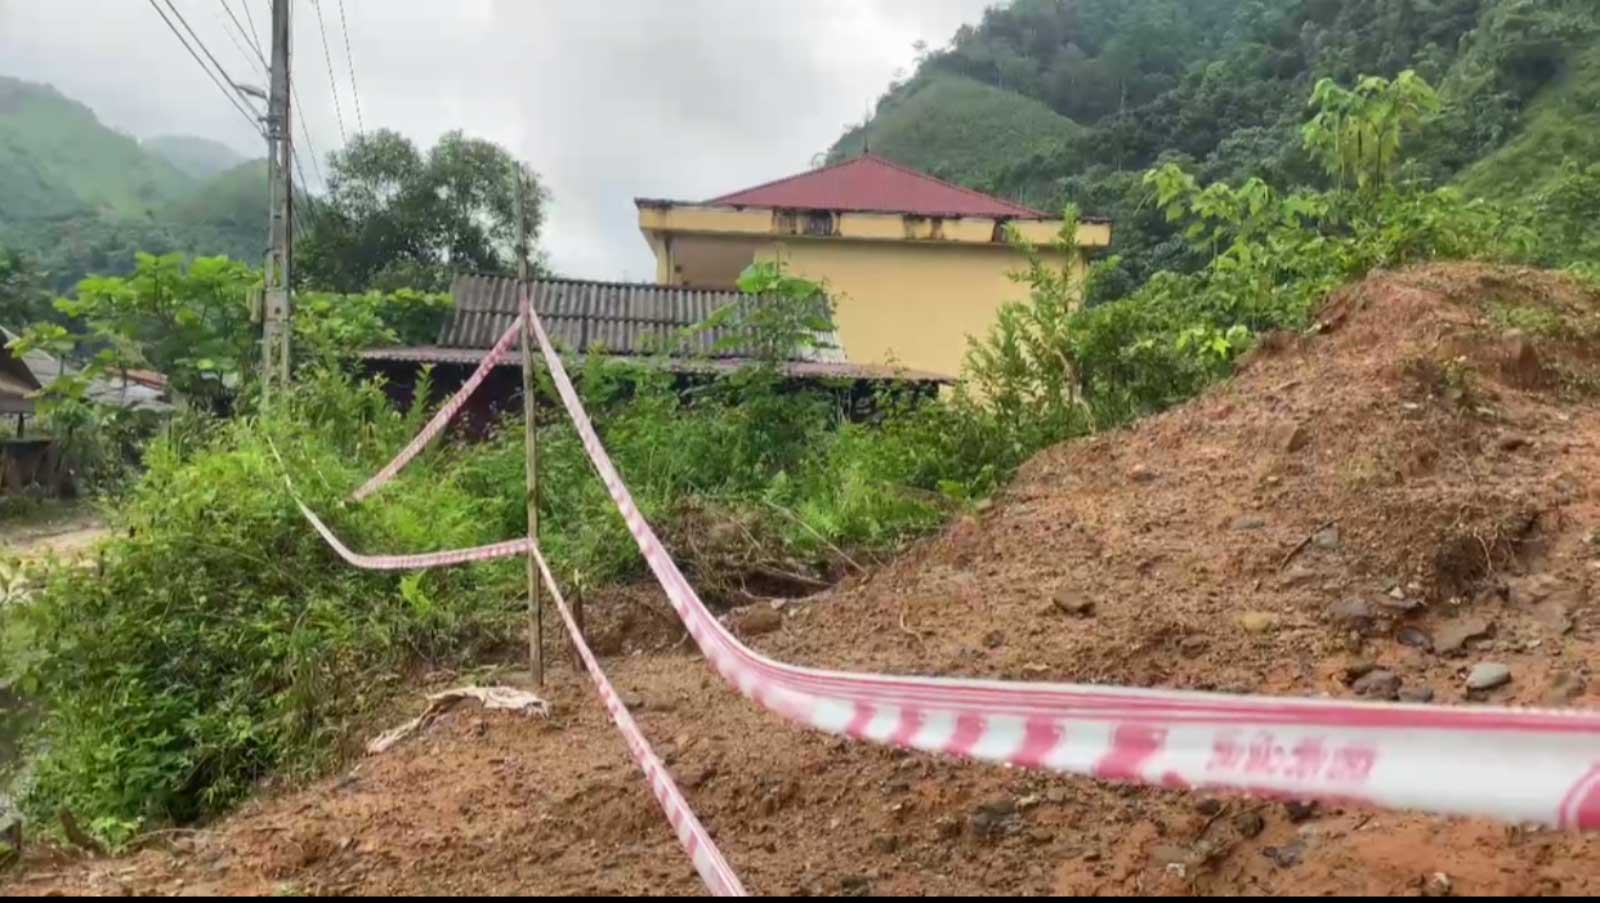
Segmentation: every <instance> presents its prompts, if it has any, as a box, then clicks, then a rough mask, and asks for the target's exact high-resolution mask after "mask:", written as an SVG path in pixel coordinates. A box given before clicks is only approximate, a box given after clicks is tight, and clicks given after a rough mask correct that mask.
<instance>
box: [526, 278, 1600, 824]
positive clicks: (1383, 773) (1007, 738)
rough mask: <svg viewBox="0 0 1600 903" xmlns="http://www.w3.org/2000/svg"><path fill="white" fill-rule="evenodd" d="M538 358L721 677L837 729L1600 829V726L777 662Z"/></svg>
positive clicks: (1028, 759)
mask: <svg viewBox="0 0 1600 903" xmlns="http://www.w3.org/2000/svg"><path fill="white" fill-rule="evenodd" d="M523 310H524V315H525V316H528V317H529V322H530V325H531V326H532V329H533V332H534V335H535V337H536V338H537V339H538V342H539V347H540V350H541V351H542V353H543V354H544V358H545V361H546V362H547V364H548V366H549V369H550V373H551V376H552V377H553V378H554V380H555V386H556V390H557V392H558V393H559V394H560V396H561V400H562V403H563V404H564V405H565V406H566V408H567V412H568V413H569V414H570V415H571V417H572V420H573V423H574V424H575V426H576V427H577V429H578V433H579V435H580V437H581V438H582V441H583V445H584V448H585V449H586V450H587V451H588V454H589V457H590V460H591V461H592V462H593V464H594V467H595V469H596V471H598V472H599V475H600V478H601V479H602V480H603V481H604V482H605V485H606V489H607V490H608V491H609V492H610V494H611V498H612V500H613V501H614V502H615V503H616V505H617V509H618V510H619V511H620V512H621V514H622V517H623V519H624V520H625V521H626V522H627V525H628V529H629V531H630V532H631V533H632V534H633V537H634V540H635V541H636V542H637V543H638V545H639V550H640V551H641V552H642V553H643V554H644V557H645V561H646V562H647V563H648V564H649V565H650V569H651V570H652V571H653V572H654V573H655V576H656V579H657V580H659V581H660V583H661V586H662V588H663V589H664V590H665V591H666V594H667V597H668V599H669V600H670V601H671V603H672V606H673V609H674V610H675V611H676V612H677V614H678V616H679V618H681V619H682V621H683V623H684V626H685V627H686V628H687V629H688V631H689V634H690V636H692V637H693V638H694V640H695V643H696V644H697V645H698V646H699V647H700V650H701V652H702V653H704V654H705V656H706V658H707V660H709V661H710V663H711V665H712V667H713V668H715V669H716V670H717V672H718V673H720V674H721V675H722V676H723V678H725V679H726V680H727V681H728V682H729V683H730V684H732V685H733V686H734V687H736V688H737V689H738V690H739V692H741V693H743V694H744V695H745V696H747V697H749V698H750V699H751V700H753V701H754V702H755V703H756V704H757V705H760V706H762V707H763V708H766V709H768V710H770V711H772V712H775V713H777V714H779V715H782V716H784V717H786V718H789V719H791V720H794V721H797V722H799V723H801V724H804V725H808V726H811V727H814V728H817V729H819V730H823V731H827V732H829V733H834V734H843V735H847V736H850V737H854V738H857V739H861V740H870V741H873V742H877V743H885V744H890V745H894V746H900V747H907V748H912V749H919V750H924V751H928V752H936V753H946V754H950V755H956V756H966V757H970V758H975V759H983V760H988V761H994V762H1003V763H1007V764H1011V765H1017V766H1022V767H1028V768H1047V769H1052V770H1056V771H1062V772H1070V773H1076V774H1084V775H1090V776H1093V777H1097V778H1102V779H1107V780H1117V781H1135V782H1142V783H1146V784H1154V785H1159V786H1165V787H1171V788H1201V787H1205V788H1220V789H1229V790H1236V791H1242V792H1246V793H1252V794H1256V795H1261V796H1268V797H1291V798H1297V799H1308V798H1322V799H1332V800H1340V801H1350V802H1360V803H1366V804H1371V805H1376V806H1387V807H1391V808H1406V809H1421V810H1426V811H1429V812H1436V813H1451V814H1467V815H1489V816H1494V817H1498V818H1502V819H1507V820H1511V821H1518V822H1541V823H1546V824H1553V825H1557V826H1560V827H1563V828H1576V829H1596V828H1600V713H1597V712H1593V711H1541V710H1515V709H1503V708H1461V707H1442V706H1405V705H1384V704H1376V703H1352V702H1343V701H1329V700H1315V699H1297V698H1282V697H1260V696H1226V695H1219V694H1209V693H1197V692H1187V691H1179V690H1147V689H1131V688H1122V687H1097V686H1081V685H1071V684H1046V683H1020V682H1006V681H992V680H962V679H948V678H932V677H912V676H893V675H880V674H855V673H847V672H840V671H824V670H817V669H812V668H802V667H796V666H793V665H787V664H783V663H781V662H777V661H773V660H772V659H769V658H767V657H765V656H763V655H761V654H760V653H757V652H755V651H753V650H751V649H749V648H748V647H746V646H744V645H743V644H742V643H740V642H739V641H738V640H737V639H736V638H735V637H734V636H733V635H732V634H730V633H729V632H728V631H727V630H726V629H725V628H724V627H723V626H722V625H721V624H720V623H718V621H717V619H716V618H715V617H714V616H713V615H712V614H711V612H710V611H709V610H708V609H707V608H706V606H705V604H704V603H703V602H701V600H700V598H699V596H698V595H696V594H695V592H694V589H693V588H692V587H691V586H690V585H689V582H688V581H687V580H686V579H685V578H684V576H683V573H682V572H681V571H679V570H678V566H677V564H675V563H674V562H673V560H672V558H671V557H670V556H669V555H668V554H667V551H666V549H665V548H664V547H663V546H662V545H661V542H660V540H658V539H657V538H656V535H655V531H654V530H652V529H651V527H650V525H649V523H647V522H646V521H645V519H644V517H643V516H642V515H641V514H640V513H639V509H638V507H637V506H636V505H635V504H634V501H633V498H632V496H631V495H630V494H629V492H628V489H627V486H626V485H624V484H623V482H622V479H621V477H620V476H618V474H617V471H616V467H615V466H614V465H613V464H612V462H611V459H610V457H608V456H607V454H606V452H605V449H604V447H602V446H601V444H600V440H599V437H598V436H596V435H595V431H594V425H593V424H592V423H591V422H590V421H589V416H588V414H587V413H586V412H585V411H584V408H583V405H582V403H581V402H580V401H579V400H578V396H577V393H576V392H575V391H574V390H573V387H572V381H571V380H570V379H569V378H568V376H567V373H566V370H565V368H564V367H563V366H562V363H561V358H560V356H559V355H557V354H556V352H555V349H554V348H552V347H551V344H550V339H549V336H547V335H546V334H545V331H544V325H543V324H542V323H541V322H540V321H539V319H538V317H537V316H536V315H533V314H532V312H531V311H528V309H527V307H526V305H524V308H523Z"/></svg>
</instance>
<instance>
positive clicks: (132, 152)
mask: <svg viewBox="0 0 1600 903" xmlns="http://www.w3.org/2000/svg"><path fill="white" fill-rule="evenodd" d="M242 160H243V158H242V157H240V156H239V155H237V154H235V153H234V152H232V151H231V150H229V149H228V148H226V147H223V146H222V145H219V144H216V143H214V142H211V141H206V140H204V139H199V138H191V137H185V136H169V137H164V138H158V139H152V140H151V141H147V142H144V143H143V144H141V143H140V142H138V141H136V140H134V139H133V138H131V137H129V136H127V135H124V134H122V133H121V132H118V131H116V130H115V129H112V128H109V127H108V126H106V125H104V124H103V123H101V122H100V121H99V119H97V118H96V117H95V114H94V112H93V111H92V110H90V109H89V108H88V107H86V106H84V105H83V104H81V103H78V102H76V101H74V100H72V99H70V98H68V97H66V96H64V95H62V94H61V93H60V92H58V91H57V90H55V89H54V88H52V87H50V86H48V85H38V84H33V83H31V82H25V81H20V80H17V79H11V78H5V77H0V247H5V248H8V249H10V250H11V251H14V252H22V253H25V254H27V255H28V256H30V257H31V258H33V259H34V260H35V261H36V266H37V269H38V271H39V272H40V273H41V274H42V276H43V278H44V279H45V280H46V282H47V284H48V286H49V287H50V288H52V289H54V290H55V291H67V290H69V289H70V288H71V287H72V286H73V285H74V284H76V283H77V281H78V280H79V279H81V278H82V277H84V276H86V275H88V274H90V273H126V272H128V271H129V270H130V269H131V268H132V267H133V261H134V254H135V252H137V251H150V252H154V253H164V252H168V251H184V252H189V253H197V254H228V255H230V256H236V257H239V258H241V259H247V260H254V259H256V258H257V257H259V256H260V249H261V246H262V243H263V239H264V236H265V230H266V226H265V223H266V209H267V205H266V188H265V180H264V179H263V178H261V177H260V168H261V166H262V164H261V163H259V162H256V163H244V162H242Z"/></svg>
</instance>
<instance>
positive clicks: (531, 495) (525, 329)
mask: <svg viewBox="0 0 1600 903" xmlns="http://www.w3.org/2000/svg"><path fill="white" fill-rule="evenodd" d="M526 285H527V284H526V283H523V286H524V287H523V289H522V292H523V294H522V420H523V424H524V430H523V443H524V445H526V446H527V455H528V460H527V477H528V483H527V488H528V491H527V504H528V538H529V539H531V540H532V541H533V544H534V545H538V543H539V423H538V419H537V417H538V412H539V407H538V401H537V400H536V399H535V397H534V394H533V387H534V380H533V350H532V347H531V345H532V339H531V338H530V334H531V333H532V332H533V308H532V306H531V305H529V303H528V295H527V288H526ZM528 618H529V624H528V657H529V662H530V665H531V667H532V669H533V679H534V681H536V682H537V683H538V684H539V686H541V687H542V686H544V597H543V594H542V593H540V591H539V565H538V563H537V562H536V561H535V560H534V555H533V549H531V548H530V549H529V550H528Z"/></svg>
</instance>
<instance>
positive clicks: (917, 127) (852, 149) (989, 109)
mask: <svg viewBox="0 0 1600 903" xmlns="http://www.w3.org/2000/svg"><path fill="white" fill-rule="evenodd" d="M1081 131H1082V129H1080V128H1079V127H1078V126H1077V124H1076V123H1074V122H1073V121H1072V120H1070V119H1068V118H1066V117H1065V116H1062V115H1060V114H1058V113H1056V112H1055V111H1053V110H1051V109H1050V108H1049V107H1048V106H1046V105H1045V104H1044V103H1043V102H1041V101H1038V100H1034V99H1033V98H1030V97H1024V96H1022V95H1020V94H1016V93H1014V92H1011V91H1003V90H1001V89H999V88H995V87H993V86H990V85H986V84H983V83H982V82H978V81H974V80H972V79H970V78H966V77H964V76H955V75H942V74H935V75H930V76H927V77H925V78H922V79H919V80H918V81H917V82H916V83H915V84H912V85H908V86H907V87H906V88H905V90H903V91H901V92H897V93H896V94H895V95H893V96H892V97H891V98H887V99H886V100H885V103H884V104H883V105H881V106H880V107H879V108H878V112H877V115H876V116H874V117H873V119H872V121H871V123H870V124H869V125H865V126H861V127H858V128H855V129H852V130H850V131H849V132H847V133H846V134H845V136H844V137H843V138H841V139H840V140H839V143H838V144H837V145H835V146H834V149H833V151H832V152H831V154H830V162H836V161H838V160H842V159H844V158H847V157H852V156H855V155H857V154H860V153H862V152H863V151H864V150H866V149H868V148H870V149H871V150H872V151H873V152H874V153H878V154H882V155H884V156H886V157H889V158H891V159H894V160H898V161H899V162H901V163H905V164H907V165H909V166H912V167H915V168H917V169H920V170H922V171H924V172H927V173H930V174H932V175H935V176H937V177H939V178H941V179H946V180H948V181H952V182H958V183H960V184H963V185H967V186H969V187H978V188H983V187H987V186H989V185H991V184H992V183H994V182H995V180H997V179H998V178H999V177H1000V176H1001V175H1002V174H1003V173H1004V172H1005V171H1006V170H1007V168H1009V167H1011V166H1016V165H1020V164H1022V163H1024V162H1026V161H1027V160H1029V159H1030V158H1032V157H1035V156H1038V155H1041V154H1047V153H1050V152H1051V151H1053V150H1054V149H1055V148H1057V147H1060V146H1061V145H1062V144H1063V143H1065V142H1067V141H1068V140H1070V139H1072V138H1074V137H1076V136H1077V135H1078V134H1079V133H1081ZM1020 200H1024V201H1026V200H1027V199H1026V198H1020Z"/></svg>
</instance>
